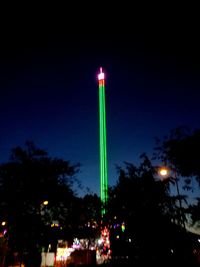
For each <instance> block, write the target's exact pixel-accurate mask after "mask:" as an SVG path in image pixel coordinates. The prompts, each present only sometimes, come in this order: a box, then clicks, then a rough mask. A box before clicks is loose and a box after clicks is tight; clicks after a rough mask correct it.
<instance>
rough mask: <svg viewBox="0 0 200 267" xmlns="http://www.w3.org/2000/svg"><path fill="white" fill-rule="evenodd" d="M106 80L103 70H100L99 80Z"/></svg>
mask: <svg viewBox="0 0 200 267" xmlns="http://www.w3.org/2000/svg"><path fill="white" fill-rule="evenodd" d="M104 79H105V75H104V73H103V72H102V68H100V73H99V74H98V80H99V81H101V80H104Z"/></svg>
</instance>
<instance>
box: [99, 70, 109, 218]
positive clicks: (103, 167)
mask: <svg viewBox="0 0 200 267" xmlns="http://www.w3.org/2000/svg"><path fill="white" fill-rule="evenodd" d="M104 76H105V75H104V73H103V72H102V68H100V73H99V74H98V80H99V146H100V197H101V203H102V210H101V214H102V215H104V214H105V212H106V208H105V207H106V203H107V200H108V168H107V142H106V105H105V104H106V103H105V102H106V101H105V77H104Z"/></svg>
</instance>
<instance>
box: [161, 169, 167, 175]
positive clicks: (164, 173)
mask: <svg viewBox="0 0 200 267" xmlns="http://www.w3.org/2000/svg"><path fill="white" fill-rule="evenodd" d="M159 173H160V175H162V176H166V175H168V170H167V169H166V168H162V169H160V171H159Z"/></svg>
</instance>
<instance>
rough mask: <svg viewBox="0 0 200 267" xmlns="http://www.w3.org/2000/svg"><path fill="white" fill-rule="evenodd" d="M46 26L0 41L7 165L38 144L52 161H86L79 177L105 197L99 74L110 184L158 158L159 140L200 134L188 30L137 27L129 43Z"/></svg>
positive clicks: (8, 33)
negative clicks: (125, 169)
mask: <svg viewBox="0 0 200 267" xmlns="http://www.w3.org/2000/svg"><path fill="white" fill-rule="evenodd" d="M40 26H41V25H39V24H37V27H36V28H35V27H34V25H32V27H31V28H23V29H21V28H18V27H17V26H15V25H12V27H11V30H8V28H7V27H6V28H5V29H4V31H3V32H2V33H1V37H2V38H1V51H0V89H1V90H0V127H1V131H0V162H6V161H7V160H8V158H9V152H10V150H11V149H12V148H14V147H16V146H18V145H20V146H23V145H24V143H25V141H26V140H32V141H33V142H34V143H35V144H36V145H37V146H38V147H40V148H42V149H44V150H46V151H47V152H48V154H49V156H52V157H58V158H62V159H65V160H70V161H71V163H74V164H76V163H78V162H79V163H80V164H81V168H80V173H78V174H77V178H78V179H79V180H80V181H81V183H82V184H83V186H84V187H85V188H86V187H88V188H89V189H90V191H91V192H94V193H97V194H99V183H100V181H99V141H98V81H97V73H98V71H99V67H103V69H104V71H105V75H106V111H107V149H108V168H109V185H113V184H115V182H116V180H117V172H116V167H115V166H116V165H123V162H124V161H128V162H132V163H136V164H138V163H139V162H140V160H139V156H140V154H142V153H143V152H146V153H147V155H149V156H151V155H152V152H153V148H154V147H155V137H161V138H162V137H163V136H164V135H167V134H168V133H169V131H170V130H171V129H173V128H176V127H178V126H189V127H190V128H192V129H194V128H199V126H200V125H199V118H200V108H199V99H200V90H199V88H200V87H199V86H200V76H199V70H200V65H199V62H200V61H199V59H200V54H199V41H198V38H197V36H196V34H194V32H191V31H190V29H185V28H184V27H183V28H179V30H178V31H177V28H175V29H174V27H173V25H170V28H169V29H168V27H167V25H165V27H164V26H163V27H160V28H158V29H156V30H154V31H152V30H151V27H150V26H149V25H147V26H146V27H145V31H144V30H141V28H140V29H139V30H137V31H135V30H134V26H133V27H132V28H131V29H132V30H130V31H129V34H128V35H119V34H118V35H115V36H113V37H111V36H109V37H106V35H105V36H103V35H101V34H97V35H96V36H92V35H88V36H84V34H82V35H81V34H76V35H74V36H72V35H69V34H67V30H66V28H65V27H64V26H62V27H61V28H60V27H57V28H56V27H54V29H53V30H52V29H51V27H47V28H45V29H44V25H42V26H43V27H42V26H41V27H40ZM54 26H55V25H54ZM57 26H58V25H57ZM55 28H56V29H55ZM80 32H81V31H80ZM99 32H100V33H101V31H99ZM108 32H109V31H108ZM83 36H84V37H83ZM79 193H80V194H81V195H83V194H85V193H86V189H84V190H83V191H80V192H79Z"/></svg>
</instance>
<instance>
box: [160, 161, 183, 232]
mask: <svg viewBox="0 0 200 267" xmlns="http://www.w3.org/2000/svg"><path fill="white" fill-rule="evenodd" d="M171 171H172V170H171V169H169V168H167V167H165V166H164V167H161V168H159V171H158V172H159V174H160V175H161V177H163V178H172V179H173V181H174V182H175V186H176V191H177V196H178V201H179V208H180V218H181V224H182V225H183V227H184V228H185V220H184V216H183V207H182V203H181V198H180V190H179V185H178V178H177V173H176V171H175V170H173V171H174V176H173V177H172V176H171V175H170V173H171Z"/></svg>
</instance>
